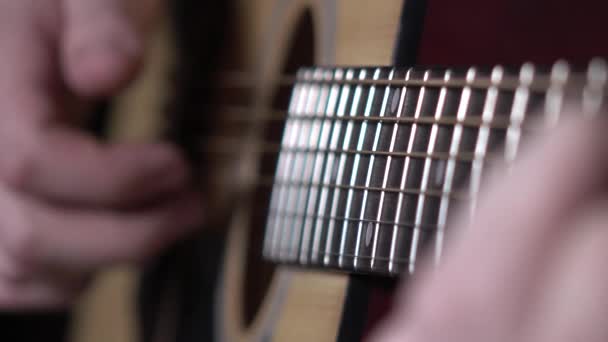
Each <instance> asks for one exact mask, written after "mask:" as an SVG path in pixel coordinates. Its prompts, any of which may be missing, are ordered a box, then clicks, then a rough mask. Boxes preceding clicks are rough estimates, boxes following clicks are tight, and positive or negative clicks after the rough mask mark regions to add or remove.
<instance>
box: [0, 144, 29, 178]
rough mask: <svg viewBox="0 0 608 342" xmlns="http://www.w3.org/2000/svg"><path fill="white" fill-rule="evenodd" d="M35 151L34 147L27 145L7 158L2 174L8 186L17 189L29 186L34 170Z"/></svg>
mask: <svg viewBox="0 0 608 342" xmlns="http://www.w3.org/2000/svg"><path fill="white" fill-rule="evenodd" d="M34 151H35V148H34V147H32V146H30V145H27V146H22V147H20V148H17V149H16V150H15V151H13V153H10V154H9V155H7V156H5V158H4V162H3V163H2V164H3V170H2V173H3V175H4V181H5V182H6V183H7V184H9V185H11V186H13V187H16V188H23V187H24V186H25V185H26V184H27V182H28V180H29V179H30V178H31V176H32V173H33V170H34V164H35V161H34V160H35V159H34V155H35V154H34Z"/></svg>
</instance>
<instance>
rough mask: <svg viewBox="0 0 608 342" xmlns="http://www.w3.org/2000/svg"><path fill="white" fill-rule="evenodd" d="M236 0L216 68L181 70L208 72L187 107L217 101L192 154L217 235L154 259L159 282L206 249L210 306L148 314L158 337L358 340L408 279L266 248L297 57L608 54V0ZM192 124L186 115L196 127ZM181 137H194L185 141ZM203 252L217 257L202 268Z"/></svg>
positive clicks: (422, 59)
mask: <svg viewBox="0 0 608 342" xmlns="http://www.w3.org/2000/svg"><path fill="white" fill-rule="evenodd" d="M228 3H229V5H220V6H218V7H221V9H222V15H221V16H220V15H219V14H217V15H216V16H217V17H218V18H224V19H225V20H219V19H217V18H216V21H217V22H222V23H225V24H226V25H227V26H228V28H226V29H225V30H224V31H223V32H222V33H221V38H220V39H219V40H221V44H219V49H218V50H219V53H218V54H217V55H216V57H217V56H219V57H220V58H215V59H214V63H213V64H212V65H213V68H215V70H212V71H210V72H206V73H205V72H200V70H199V71H198V73H194V71H192V70H194V69H189V68H187V67H186V68H185V71H184V70H182V72H193V74H192V75H189V76H188V77H186V79H188V80H190V81H191V82H194V83H197V82H198V83H197V84H199V83H205V85H200V84H199V85H198V86H197V87H193V89H189V90H187V91H186V92H188V91H189V97H188V96H183V94H182V99H181V100H182V101H183V100H184V98H186V100H187V101H183V103H182V105H181V108H184V113H185V114H186V115H195V116H196V115H199V114H200V112H201V111H205V112H207V113H209V112H212V113H214V115H211V116H208V117H206V118H205V119H202V121H203V122H204V127H205V129H204V131H205V132H206V133H207V135H205V136H204V138H203V139H202V143H200V141H199V140H196V141H197V145H196V146H195V147H194V148H192V146H190V147H191V148H190V149H189V152H191V154H192V155H197V156H199V157H201V156H202V157H201V158H199V160H198V161H199V162H201V160H202V161H203V162H204V168H202V170H204V171H201V172H202V174H203V175H204V176H203V177H201V179H202V184H203V185H204V188H205V189H206V192H207V193H208V194H209V199H208V201H207V205H208V208H207V212H208V213H209V217H208V222H209V223H208V227H206V233H205V234H204V235H205V236H202V237H201V241H207V242H205V244H194V245H190V246H181V248H182V249H186V250H187V249H190V250H191V251H192V250H196V252H194V253H188V252H186V253H182V254H183V255H181V258H180V257H176V255H175V254H176V253H173V256H172V257H169V259H166V260H164V262H161V263H160V265H164V266H161V267H159V268H160V269H161V270H162V269H163V267H164V269H165V271H164V272H163V271H161V272H157V273H156V275H155V273H154V271H153V272H152V276H150V277H148V285H149V284H150V283H154V282H156V283H158V282H162V281H160V280H162V279H167V278H171V277H174V276H176V275H175V274H173V273H171V272H169V271H166V269H167V265H172V264H173V265H178V264H180V263H182V262H183V261H184V260H185V259H184V258H188V257H190V258H192V257H193V256H194V257H195V258H199V259H202V260H205V262H200V263H194V266H193V267H191V269H190V270H189V272H190V274H192V273H194V274H196V276H195V277H185V278H184V277H182V280H183V281H184V282H186V283H188V286H186V287H187V288H188V289H189V290H188V291H189V292H185V293H182V299H181V300H182V302H181V303H182V305H183V306H184V304H183V303H186V302H188V300H187V299H183V297H184V296H185V297H186V298H188V296H192V295H194V296H199V297H202V298H203V299H201V300H200V302H201V303H202V305H203V306H205V307H206V309H205V310H202V311H197V310H194V309H192V307H189V306H188V305H190V304H186V305H185V307H188V308H190V311H188V309H183V308H182V311H181V313H180V314H177V315H174V317H172V318H167V317H168V316H171V315H170V314H169V315H166V316H165V317H163V316H162V315H161V316H160V318H158V317H157V318H155V319H152V320H150V319H148V320H147V322H148V323H147V325H146V324H144V328H146V327H148V328H150V327H151V326H152V328H151V329H148V330H151V331H153V332H152V333H151V332H148V333H146V334H145V336H148V338H149V339H150V340H153V337H151V336H154V335H159V334H160V335H162V336H173V337H175V336H177V337H179V338H178V340H189V339H188V337H187V336H192V335H188V333H186V334H185V335H184V333H180V332H179V331H180V329H181V330H182V331H184V330H185V331H191V330H196V329H204V330H205V333H204V334H202V335H196V334H195V335H196V336H204V339H206V340H207V339H213V340H216V341H255V342H257V341H302V342H309V341H359V340H362V339H364V338H365V336H366V335H367V334H368V333H369V332H370V330H371V329H373V327H374V325H375V323H377V321H378V320H379V319H381V318H382V317H383V315H385V314H386V313H387V312H388V310H389V309H390V303H391V300H392V293H393V290H394V287H395V284H396V283H397V281H398V280H397V279H396V278H394V277H393V278H391V277H377V276H376V277H374V276H367V275H364V274H359V275H351V274H348V273H345V272H344V273H341V272H334V271H327V270H309V269H304V268H300V267H297V266H295V265H294V266H291V265H280V266H274V265H272V264H270V263H269V262H267V261H264V260H263V258H262V250H263V238H264V230H265V225H266V221H267V217H268V214H269V203H270V200H271V190H272V187H271V185H272V177H273V175H274V172H275V170H276V169H277V161H278V150H274V153H272V149H270V152H269V149H268V146H275V145H276V144H280V143H281V137H282V135H283V132H284V131H283V125H284V121H285V119H286V114H287V110H288V106H289V96H290V94H291V85H292V84H293V77H294V75H295V73H296V71H297V70H298V68H300V67H302V66H310V65H324V66H361V65H363V66H366V65H378V66H383V65H384V66H386V65H401V66H410V65H413V64H414V63H418V64H423V65H436V64H440V65H470V64H481V65H493V64H499V63H504V64H507V65H520V64H522V63H524V62H526V61H532V62H534V63H540V64H551V63H553V62H555V61H556V60H557V59H559V58H562V57H566V58H568V59H569V60H571V61H573V62H575V63H585V62H587V61H588V60H589V59H590V58H592V57H594V56H608V47H607V46H602V45H599V44H597V42H601V41H602V38H603V37H602V35H603V32H602V30H601V28H600V27H599V25H600V23H602V20H601V13H606V12H605V10H606V9H605V8H603V7H606V6H605V5H602V4H596V3H593V4H592V3H589V4H585V5H588V6H581V7H584V8H583V9H579V10H577V11H574V12H572V11H570V10H571V5H570V4H567V3H566V2H565V1H539V2H536V3H535V4H534V5H529V4H528V2H526V1H498V2H492V3H490V2H487V1H481V0H480V1H476V0H470V1H467V2H466V4H465V3H463V2H458V3H456V2H450V1H440V0H428V1H422V0H408V1H406V3H405V5H404V2H403V1H400V0H383V1H381V2H372V1H365V0H259V1H246V0H235V1H232V2H228ZM201 6H203V5H201ZM194 7H195V8H196V6H194ZM203 7H204V6H203ZM206 10H209V9H208V8H206ZM402 11H403V12H402ZM402 13H403V17H402ZM425 14H426V16H424V15H425ZM423 18H424V20H422V19H423ZM564 22H567V23H568V24H569V25H568V26H565V25H563V23H564ZM511 23H517V25H511ZM195 25H196V24H194V26H190V28H192V27H195ZM530 32H532V33H530ZM215 33H216V34H217V32H215ZM556 33H557V34H556ZM182 34H183V32H182ZM190 34H192V33H190ZM556 37H559V38H556ZM537 42H542V43H537ZM203 46H204V45H203ZM462 47H466V48H462ZM200 49H201V48H200V47H198V50H197V51H199V50H200ZM178 50H179V49H178ZM191 52H192V51H190V50H189V48H184V47H183V46H182V51H181V63H182V64H184V63H185V64H186V65H188V63H193V62H197V61H196V58H197V57H198V56H200V55H198V54H194V55H192V56H191V55H189V53H191ZM193 56H194V57H193ZM193 60H194V61H193ZM178 62H180V54H178ZM198 62H200V61H198ZM216 62H217V63H216ZM202 76H204V78H203V77H202ZM199 77H201V78H200V79H199ZM209 88H212V89H213V93H214V94H215V96H213V97H209V98H206V100H208V103H207V102H205V103H204V104H202V102H204V101H201V100H200V99H198V98H197V95H198V94H200V93H205V94H207V92H205V91H201V90H208V89H209ZM182 90H183V89H182ZM179 99H180V93H179V92H178V100H179ZM178 102H179V101H178ZM268 117H272V118H273V119H272V120H268ZM182 124H183V123H182ZM191 124H192V122H188V121H186V122H185V126H188V125H191ZM186 128H188V127H186ZM190 128H192V127H190ZM177 132H178V133H177V136H178V137H182V136H183V135H185V134H184V132H186V133H187V132H190V131H188V129H185V130H184V127H182V130H181V131H180V130H178V131H177ZM199 133H200V132H199ZM196 138H198V139H200V138H201V136H196ZM182 142H184V143H185V144H186V145H187V144H188V143H189V142H190V143H192V141H188V140H187V139H185V140H183V141H182ZM273 144H274V145H273ZM261 151H262V152H261ZM269 180H270V181H269ZM210 236H211V237H210ZM209 241H212V242H209ZM219 246H222V247H219ZM201 250H204V251H207V252H201ZM177 254H179V253H177ZM202 264H207V266H205V267H199V266H201V265H202ZM208 264H212V266H211V267H208ZM190 266H192V265H190ZM169 268H170V267H169ZM157 271H158V270H157ZM405 278H406V277H402V279H401V281H405V280H406V279H405ZM155 279H156V280H155ZM159 279H160V280H159ZM184 279H185V280H184ZM201 279H207V280H204V281H203V280H201ZM209 279H214V280H215V281H214V282H213V284H211V285H209ZM201 284H204V286H203V285H201ZM199 285H200V286H199ZM168 287H171V286H170V285H169V286H168ZM193 287H194V289H193ZM151 288H152V290H150V287H148V290H149V291H148V292H149V293H148V296H149V297H155V296H156V295H159V297H162V296H165V297H167V296H168V297H170V296H171V295H175V289H174V291H173V292H172V291H167V290H166V289H165V290H158V289H156V290H154V286H152V287H151ZM183 288H184V287H183V286H182V289H183ZM177 291H178V292H179V290H177ZM167 293H169V294H167ZM144 298H145V296H144ZM154 301H156V302H163V300H162V299H158V298H154V300H150V299H148V301H146V300H145V299H144V307H145V308H148V309H152V310H149V311H158V308H159V307H162V305H161V304H159V305H160V306H159V305H157V306H154V305H151V306H150V305H149V304H150V303H149V302H154ZM170 301H171V299H170V300H169V302H170ZM165 302H167V301H166V300H165ZM146 303H147V304H148V306H146ZM157 304H158V303H157ZM161 311H162V310H161ZM168 311H169V312H171V311H172V310H168ZM173 311H174V310H173ZM193 312H194V313H198V316H197V315H194V314H193ZM200 312H204V314H201V313H200ZM175 316H177V317H175ZM155 322H156V323H159V322H162V323H164V324H165V325H167V326H168V328H167V329H177V331H178V332H177V333H175V334H177V335H174V334H173V333H170V334H167V333H166V331H165V333H163V332H162V331H164V330H163V328H159V326H161V325H163V324H161V323H159V324H155ZM166 322H173V323H166ZM184 322H185V323H184ZM203 327H204V328H203ZM159 331H161V332H159Z"/></svg>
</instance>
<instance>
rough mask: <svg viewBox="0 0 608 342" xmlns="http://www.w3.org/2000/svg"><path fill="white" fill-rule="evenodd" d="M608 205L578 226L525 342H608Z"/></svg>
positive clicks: (596, 207) (563, 247)
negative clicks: (606, 320) (606, 319)
mask: <svg viewBox="0 0 608 342" xmlns="http://www.w3.org/2000/svg"><path fill="white" fill-rule="evenodd" d="M607 208H608V203H607V202H606V200H605V199H603V200H601V201H598V202H596V203H595V205H593V206H592V207H591V208H590V209H589V210H585V211H584V212H583V213H581V215H580V216H579V218H578V219H577V220H575V221H574V223H573V224H571V225H568V226H569V227H570V228H571V229H570V231H569V234H568V237H569V238H568V239H567V240H566V241H565V243H563V244H562V245H561V253H560V255H559V257H558V258H555V260H553V263H552V267H550V269H549V270H548V272H547V273H548V274H549V276H547V278H546V280H545V281H544V282H543V284H542V285H544V286H543V289H542V291H538V292H537V295H538V297H539V299H538V301H537V303H538V304H536V305H535V306H534V311H533V315H530V316H531V317H530V318H528V319H526V322H527V324H528V332H529V335H528V336H527V339H525V340H526V341H536V342H562V341H563V342H566V341H589V342H594V341H598V342H599V341H607V340H608V327H607V326H606V325H605V324H603V322H602V320H603V318H604V317H608V274H607V273H606V269H605V260H606V259H607V258H608V250H607V249H606V246H607V245H608V229H606V228H608V212H607V211H606V209H607Z"/></svg>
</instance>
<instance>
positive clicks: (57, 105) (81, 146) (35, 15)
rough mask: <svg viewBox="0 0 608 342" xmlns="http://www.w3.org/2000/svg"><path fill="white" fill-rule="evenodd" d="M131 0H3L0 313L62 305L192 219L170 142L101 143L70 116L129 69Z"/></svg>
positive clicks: (180, 163)
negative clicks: (93, 278)
mask: <svg viewBox="0 0 608 342" xmlns="http://www.w3.org/2000/svg"><path fill="white" fill-rule="evenodd" d="M146 3H150V1H146ZM134 4H136V2H129V1H122V0H45V1H37V0H19V1H2V2H0V75H2V77H0V311H1V310H15V309H17V310H27V309H49V308H58V307H63V306H66V305H69V304H70V303H71V302H72V301H73V300H74V299H75V298H76V296H77V295H78V293H79V292H80V290H81V289H82V288H83V286H85V285H86V282H87V279H88V278H89V276H90V275H91V273H92V272H94V271H95V270H97V269H98V268H100V267H104V266H107V265H111V264H116V263H130V262H139V261H142V260H145V258H146V257H148V256H150V255H152V254H153V253H155V252H157V251H158V250H159V249H161V248H162V247H164V246H166V245H168V244H169V243H171V242H173V241H175V240H176V239H178V238H180V237H182V236H184V235H185V234H187V233H188V232H189V231H191V230H192V227H194V226H195V225H196V224H197V223H198V222H199V221H200V219H201V217H200V216H201V214H200V201H199V199H198V196H197V194H196V193H194V192H192V191H189V190H188V189H187V185H188V179H189V174H188V168H187V166H186V163H185V161H184V160H183V159H182V157H181V156H180V154H179V153H178V151H177V150H176V149H175V148H174V147H172V146H170V145H168V144H162V143H150V144H112V145H109V144H101V143H99V142H98V141H97V140H95V139H94V138H93V137H91V136H89V135H88V134H85V133H84V132H82V131H81V130H80V129H78V128H77V127H76V126H74V125H73V124H72V123H73V122H74V121H78V120H79V119H80V120H81V118H79V117H78V115H79V114H82V113H80V112H79V111H78V108H82V107H83V105H85V106H86V104H87V103H89V102H90V101H91V100H94V99H96V98H98V97H102V96H111V95H113V94H115V93H116V92H117V91H119V90H121V89H122V88H123V87H124V86H125V85H126V84H127V83H128V82H129V80H130V79H131V78H132V77H133V76H134V75H135V74H136V72H137V69H138V66H139V62H140V59H141V57H142V50H143V37H142V35H141V31H140V28H141V25H140V24H141V22H138V21H137V20H136V18H135V17H134V16H133V15H132V14H133V12H130V11H129V9H128V8H127V5H129V6H130V5H134ZM137 4H143V1H139V2H137ZM137 19H141V18H137Z"/></svg>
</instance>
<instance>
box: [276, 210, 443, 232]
mask: <svg viewBox="0 0 608 342" xmlns="http://www.w3.org/2000/svg"><path fill="white" fill-rule="evenodd" d="M271 213H275V214H276V212H274V211H273V212H271ZM280 214H281V215H285V216H301V217H305V218H315V219H322V220H335V221H350V222H363V223H374V224H378V225H385V226H390V227H386V229H393V226H398V227H401V228H410V229H412V230H413V229H414V228H415V226H416V223H415V222H402V221H386V220H385V221H382V220H375V219H360V218H358V217H347V216H331V215H316V214H303V213H301V212H290V211H281V212H280ZM420 229H422V230H424V231H428V232H436V231H437V225H434V224H422V225H420Z"/></svg>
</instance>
